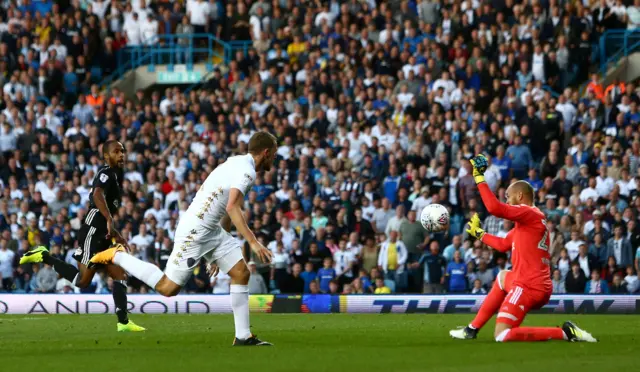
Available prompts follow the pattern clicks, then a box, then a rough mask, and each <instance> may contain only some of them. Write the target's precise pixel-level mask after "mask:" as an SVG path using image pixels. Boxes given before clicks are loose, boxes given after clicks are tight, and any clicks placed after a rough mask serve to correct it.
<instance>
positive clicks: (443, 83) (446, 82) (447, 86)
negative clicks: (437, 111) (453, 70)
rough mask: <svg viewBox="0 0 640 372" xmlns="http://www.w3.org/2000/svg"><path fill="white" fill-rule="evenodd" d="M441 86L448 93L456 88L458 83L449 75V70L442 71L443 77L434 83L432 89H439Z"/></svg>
mask: <svg viewBox="0 0 640 372" xmlns="http://www.w3.org/2000/svg"><path fill="white" fill-rule="evenodd" d="M441 87H442V88H444V91H445V93H446V94H447V95H450V94H451V93H452V92H453V91H454V89H456V83H455V82H454V81H453V80H451V78H450V77H449V71H443V72H442V77H441V78H440V79H438V80H436V81H435V82H434V83H433V87H432V90H433V91H437V90H438V88H441Z"/></svg>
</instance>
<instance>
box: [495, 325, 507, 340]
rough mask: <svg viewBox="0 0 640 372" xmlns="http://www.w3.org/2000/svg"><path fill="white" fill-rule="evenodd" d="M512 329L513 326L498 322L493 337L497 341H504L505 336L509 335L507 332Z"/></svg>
mask: <svg viewBox="0 0 640 372" xmlns="http://www.w3.org/2000/svg"><path fill="white" fill-rule="evenodd" d="M509 330H511V326H509V325H508V324H505V323H496V328H495V330H494V331H493V337H494V338H495V339H496V342H502V341H504V338H505V337H507V334H508V333H509Z"/></svg>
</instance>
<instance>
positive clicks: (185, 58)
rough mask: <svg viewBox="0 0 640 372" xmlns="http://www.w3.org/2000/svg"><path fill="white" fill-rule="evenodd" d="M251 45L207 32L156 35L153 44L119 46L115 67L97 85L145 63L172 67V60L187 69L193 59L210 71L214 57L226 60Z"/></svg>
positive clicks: (117, 77) (104, 84) (189, 67)
mask: <svg viewBox="0 0 640 372" xmlns="http://www.w3.org/2000/svg"><path fill="white" fill-rule="evenodd" d="M185 41H186V43H184V42H185ZM180 42H182V43H180ZM251 45H252V42H251V41H249V40H247V41H230V42H225V41H222V40H220V39H218V38H216V37H215V36H213V35H210V34H176V35H159V36H158V40H157V42H156V43H154V44H153V45H138V46H128V47H125V48H122V49H120V50H119V51H118V52H117V59H118V68H117V69H116V70H115V71H114V72H113V73H112V74H111V75H110V76H108V77H106V78H105V79H104V80H102V82H101V86H103V87H106V86H109V85H110V84H111V83H113V82H114V81H116V80H118V79H120V78H121V77H122V76H123V75H124V74H125V73H127V72H128V71H131V70H134V69H136V68H138V67H141V66H149V69H150V70H151V71H153V70H155V66H156V65H167V68H168V69H169V71H172V70H173V67H174V66H175V65H176V64H185V65H187V70H191V69H192V68H193V65H194V64H195V63H205V64H207V69H208V70H209V71H211V70H213V63H214V60H218V61H220V63H223V64H228V63H229V62H230V61H231V60H232V59H233V58H234V56H235V53H236V52H237V51H242V52H243V53H245V54H246V53H247V51H248V50H249V48H250V47H251Z"/></svg>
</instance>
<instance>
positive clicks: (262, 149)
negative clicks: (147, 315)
mask: <svg viewBox="0 0 640 372" xmlns="http://www.w3.org/2000/svg"><path fill="white" fill-rule="evenodd" d="M277 148H278V147H277V141H276V138H275V137H274V136H273V135H271V134H269V133H267V132H257V133H255V134H254V135H253V136H252V137H251V139H250V140H249V153H248V154H247V155H240V156H233V157H230V158H228V159H227V160H226V161H225V162H224V163H222V164H221V165H219V166H218V167H217V168H216V169H215V170H214V171H213V172H211V174H209V176H208V177H207V179H206V180H205V182H204V183H203V184H202V186H201V187H200V189H199V190H198V193H197V194H196V197H195V199H194V200H193V202H192V203H191V205H190V206H189V209H187V212H186V213H185V214H184V215H183V217H182V218H181V219H180V221H179V223H178V228H177V230H176V234H175V239H174V240H175V242H174V246H173V251H172V252H171V256H170V258H169V261H168V262H167V267H166V268H165V271H164V273H163V272H162V271H161V270H160V269H159V268H158V267H157V266H155V265H153V264H150V263H147V262H144V261H141V260H139V259H137V258H135V257H133V256H131V255H129V254H128V253H127V252H126V250H125V249H124V247H122V246H119V247H116V248H111V249H108V250H106V251H103V252H101V253H98V254H96V255H95V256H93V258H92V259H91V262H93V263H96V264H106V263H113V264H115V265H118V266H120V267H122V268H123V269H125V270H126V271H127V272H128V273H129V274H130V275H133V276H135V277H136V278H138V279H140V280H142V281H143V282H145V283H146V284H147V285H148V286H149V287H151V288H154V289H155V291H156V292H158V293H160V294H162V295H164V296H168V297H170V296H175V295H177V294H178V293H179V292H180V290H181V289H182V287H183V286H184V285H185V284H186V283H187V281H188V280H189V278H190V277H191V274H192V272H193V270H194V268H195V267H196V266H197V265H198V263H199V262H200V259H202V258H204V259H205V260H206V261H207V262H208V263H210V264H213V263H215V264H216V265H217V267H218V269H219V270H221V271H222V272H225V273H227V274H228V275H229V276H230V277H231V288H230V289H231V290H230V292H231V307H232V309H233V317H234V322H235V328H236V334H235V339H234V342H233V345H234V346H268V345H271V344H270V343H268V342H265V341H260V340H259V339H258V338H257V337H255V335H252V334H251V331H250V330H249V327H250V325H249V288H248V283H249V276H250V272H249V269H248V267H247V265H246V263H245V261H244V258H243V255H242V248H241V246H240V242H239V241H238V240H237V239H235V238H234V237H232V236H231V234H229V230H230V229H231V223H233V225H234V226H235V227H236V229H237V230H238V232H239V233H240V234H241V235H242V237H243V238H244V239H245V240H246V241H247V242H249V245H250V247H251V249H252V250H253V252H255V253H256V254H257V255H258V257H259V258H260V259H261V260H262V261H264V262H270V261H271V257H272V253H271V251H270V250H269V249H267V248H265V247H264V246H263V245H262V244H260V243H259V242H258V240H257V239H256V237H255V235H254V234H253V232H252V231H251V230H250V229H249V227H248V226H247V222H246V221H245V219H244V214H243V211H242V205H243V203H244V195H246V194H247V193H248V192H249V190H251V188H252V187H253V183H254V181H255V179H256V172H260V171H263V170H266V171H268V170H270V169H271V166H272V164H273V162H274V158H275V155H276V150H277Z"/></svg>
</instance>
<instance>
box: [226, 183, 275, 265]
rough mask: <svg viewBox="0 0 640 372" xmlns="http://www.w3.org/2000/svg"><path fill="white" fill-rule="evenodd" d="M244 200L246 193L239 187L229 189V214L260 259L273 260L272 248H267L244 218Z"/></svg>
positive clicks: (264, 260)
mask: <svg viewBox="0 0 640 372" xmlns="http://www.w3.org/2000/svg"><path fill="white" fill-rule="evenodd" d="M243 200H244V195H243V194H242V192H241V191H240V190H239V189H236V188H231V189H230V190H229V202H228V203H227V208H226V210H227V214H228V215H229V218H230V219H231V222H233V225H234V226H235V227H236V230H238V232H239V233H240V235H242V237H243V238H244V239H245V240H246V241H247V242H248V243H249V246H250V247H251V250H253V251H254V252H255V253H256V254H257V255H258V257H259V258H260V260H262V261H263V262H271V257H272V255H273V253H271V251H270V250H268V249H267V248H265V247H264V246H263V245H262V244H260V242H259V241H258V239H256V236H255V235H254V234H253V232H252V231H251V229H249V226H247V221H245V219H244V214H243V213H242V207H241V205H242V202H243Z"/></svg>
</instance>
